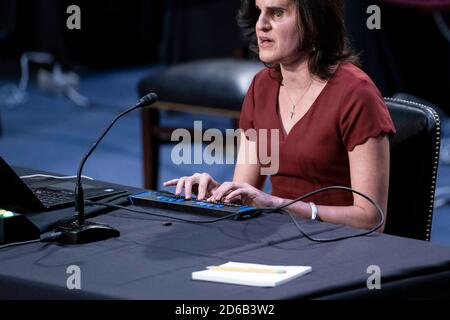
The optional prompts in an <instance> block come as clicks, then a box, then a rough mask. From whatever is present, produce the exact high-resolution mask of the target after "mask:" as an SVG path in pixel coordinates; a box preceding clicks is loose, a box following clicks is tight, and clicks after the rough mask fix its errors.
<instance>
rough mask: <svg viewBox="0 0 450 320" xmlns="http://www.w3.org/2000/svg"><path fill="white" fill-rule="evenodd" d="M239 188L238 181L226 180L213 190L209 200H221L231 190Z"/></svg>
mask: <svg viewBox="0 0 450 320" xmlns="http://www.w3.org/2000/svg"><path fill="white" fill-rule="evenodd" d="M237 188H239V184H238V183H233V182H224V183H222V184H221V186H220V187H218V188H217V190H215V191H214V192H213V194H212V196H211V197H210V198H209V199H208V201H220V200H221V199H222V198H223V197H224V196H225V195H227V194H228V193H229V192H230V191H232V190H235V189H237ZM210 199H211V200H210Z"/></svg>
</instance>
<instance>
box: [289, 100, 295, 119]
mask: <svg viewBox="0 0 450 320" xmlns="http://www.w3.org/2000/svg"><path fill="white" fill-rule="evenodd" d="M289 113H290V114H291V119H292V118H293V117H294V114H295V104H294V105H292V111H291V112H289Z"/></svg>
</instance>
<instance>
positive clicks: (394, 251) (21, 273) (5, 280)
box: [0, 188, 450, 300]
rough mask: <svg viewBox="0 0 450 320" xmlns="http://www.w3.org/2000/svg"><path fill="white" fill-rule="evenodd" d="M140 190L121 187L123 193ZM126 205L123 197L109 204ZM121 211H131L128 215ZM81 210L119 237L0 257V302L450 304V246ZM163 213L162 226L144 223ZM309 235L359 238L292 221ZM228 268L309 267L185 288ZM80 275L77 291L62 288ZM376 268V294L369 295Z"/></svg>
mask: <svg viewBox="0 0 450 320" xmlns="http://www.w3.org/2000/svg"><path fill="white" fill-rule="evenodd" d="M138 191H140V189H136V188H129V192H130V193H136V192H138ZM118 201H119V202H120V201H121V203H122V204H125V203H126V202H127V201H126V197H123V198H122V199H115V203H118ZM128 207H129V208H135V209H136V208H137V207H133V206H128ZM140 209H144V210H146V211H148V212H149V213H137V212H131V211H127V210H125V209H112V208H109V209H108V210H105V207H103V206H90V207H89V208H88V211H87V212H88V214H89V217H90V218H89V219H90V220H92V221H96V222H100V223H105V224H108V225H110V226H113V227H115V228H117V229H118V230H120V232H121V235H120V237H118V238H111V239H108V240H103V241H98V242H93V243H87V244H79V245H63V244H60V243H57V242H49V243H43V242H37V243H30V244H26V245H21V246H13V247H8V248H3V249H0V299H138V300H142V299H145V300H147V299H148V300H281V299H283V300H284V299H346V298H405V299H408V298H414V299H422V298H424V299H434V298H444V299H448V298H450V247H445V246H440V245H436V244H433V243H430V242H426V241H419V240H414V239H407V238H401V237H396V236H391V235H387V234H380V233H377V232H376V233H373V234H370V235H367V236H362V237H355V238H350V239H346V240H341V241H336V242H328V243H318V242H314V241H311V240H308V239H307V238H305V237H304V236H303V235H302V234H301V233H300V232H299V230H298V229H297V228H296V226H295V225H294V224H293V223H292V221H291V219H290V218H289V217H288V216H285V215H282V214H278V213H272V214H265V215H261V216H259V217H256V218H252V219H248V220H234V219H227V220H222V221H218V222H214V223H193V222H181V221H176V220H173V219H170V218H169V217H179V218H183V219H190V220H195V221H205V220H210V219H211V217H209V216H205V215H199V214H192V213H190V212H177V211H171V210H165V209H157V208H151V207H146V208H140ZM73 211H74V210H73V208H65V209H60V210H55V211H50V212H43V213H36V214H34V215H30V216H29V217H30V220H32V221H33V222H34V223H35V224H36V225H37V226H38V227H39V228H40V229H41V231H43V232H44V231H48V230H49V229H50V228H51V227H52V226H54V224H55V221H61V219H64V218H67V217H70V215H72V214H73ZM150 213H156V214H164V215H167V216H168V218H163V217H157V216H153V215H151V214H150ZM298 223H299V225H300V226H301V227H302V228H303V229H304V230H305V231H306V232H308V234H310V235H311V236H314V237H317V238H332V237H338V236H344V235H351V234H355V233H359V232H361V230H358V229H354V228H350V227H344V226H338V225H333V224H328V223H324V222H318V221H312V220H302V219H298ZM228 261H234V262H247V263H260V264H269V265H287V266H291V265H292V266H294V265H300V266H311V267H312V271H311V272H310V273H308V274H306V275H303V276H301V277H299V278H296V279H294V280H291V281H289V282H287V283H285V284H282V285H279V286H276V287H272V288H260V287H250V286H242V285H232V284H223V283H216V282H206V281H197V280H192V278H191V275H192V272H194V271H200V270H204V269H205V268H206V266H210V265H220V264H223V263H226V262H228ZM71 266H76V267H77V268H79V271H80V272H79V275H80V278H79V284H80V288H79V289H77V288H75V289H74V288H73V287H72V288H70V286H69V285H68V282H69V278H70V277H71V273H70V272H69V271H70V270H72V269H70V268H71ZM373 268H376V269H377V270H378V271H379V274H380V276H381V277H380V281H379V285H380V286H379V288H378V289H377V288H373V287H371V286H370V281H369V279H370V277H371V276H372V274H373V270H375V269H373Z"/></svg>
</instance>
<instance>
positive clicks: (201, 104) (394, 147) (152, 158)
mask: <svg viewBox="0 0 450 320" xmlns="http://www.w3.org/2000/svg"><path fill="white" fill-rule="evenodd" d="M263 67H264V66H263V65H262V64H261V63H260V62H257V61H245V60H244V61H242V60H234V59H225V60H206V61H197V62H191V63H186V64H179V65H174V66H172V67H170V68H168V69H166V70H164V71H162V72H161V73H160V74H156V75H153V76H151V77H149V78H146V79H143V80H142V81H141V82H140V83H139V89H138V91H139V95H140V96H142V95H144V94H146V93H148V92H150V91H155V92H157V93H158V95H159V97H160V101H159V102H158V103H155V104H154V105H153V108H146V109H143V111H142V114H141V115H142V132H143V153H144V177H145V187H146V188H149V189H156V188H157V178H158V168H159V146H160V145H161V143H165V142H167V141H168V140H169V138H170V134H171V132H172V129H173V128H164V127H161V126H160V124H159V111H158V110H160V109H169V110H177V111H184V112H199V113H206V114H220V115H223V116H227V117H231V118H233V119H235V120H237V119H238V118H239V111H240V108H241V105H242V101H243V98H244V96H245V94H246V91H247V89H248V87H249V85H250V83H251V80H252V78H253V76H254V74H256V72H257V71H258V70H260V69H262V68H263ZM385 101H386V104H387V106H388V108H389V111H390V113H391V116H392V119H393V121H394V124H395V127H396V129H397V134H396V135H395V136H394V137H393V138H392V139H391V169H390V186H389V200H388V213H387V221H386V227H385V232H386V233H389V234H394V235H398V236H403V237H410V238H415V239H421V240H430V234H431V223H432V217H433V208H434V206H433V204H434V193H435V187H436V176H437V168H438V161H439V147H440V123H439V116H438V115H437V113H436V112H435V111H434V110H433V109H432V108H430V107H427V106H426V105H423V104H419V103H416V102H412V101H406V100H401V99H391V98H386V100H385ZM236 125H237V121H236V122H235V126H236Z"/></svg>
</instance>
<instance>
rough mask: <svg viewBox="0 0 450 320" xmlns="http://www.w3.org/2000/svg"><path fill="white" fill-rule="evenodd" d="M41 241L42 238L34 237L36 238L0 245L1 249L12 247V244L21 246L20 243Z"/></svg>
mask: <svg viewBox="0 0 450 320" xmlns="http://www.w3.org/2000/svg"><path fill="white" fill-rule="evenodd" d="M40 241H41V239H34V240H28V241H20V242H11V243H8V244H4V245H2V246H0V249H4V248H8V247H12V246H20V245H24V244H29V243H34V242H40Z"/></svg>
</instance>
